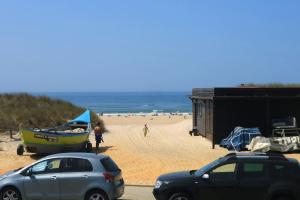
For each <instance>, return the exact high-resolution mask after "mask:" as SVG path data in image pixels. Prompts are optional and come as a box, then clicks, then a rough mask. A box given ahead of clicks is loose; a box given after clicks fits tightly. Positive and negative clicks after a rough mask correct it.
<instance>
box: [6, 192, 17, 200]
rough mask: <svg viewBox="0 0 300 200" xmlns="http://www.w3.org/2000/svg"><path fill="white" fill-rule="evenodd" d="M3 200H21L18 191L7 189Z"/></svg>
mask: <svg viewBox="0 0 300 200" xmlns="http://www.w3.org/2000/svg"><path fill="white" fill-rule="evenodd" d="M2 200H19V197H18V194H17V193H16V191H14V190H7V191H5V192H4V194H3V197H2Z"/></svg>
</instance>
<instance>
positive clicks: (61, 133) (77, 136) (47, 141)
mask: <svg viewBox="0 0 300 200" xmlns="http://www.w3.org/2000/svg"><path fill="white" fill-rule="evenodd" d="M91 130H92V128H91V117H90V111H89V110H86V111H85V112H84V113H82V114H81V115H80V116H78V117H76V118H75V119H73V120H70V121H69V122H67V123H66V124H64V125H62V126H58V127H54V128H49V129H39V128H25V129H23V128H22V129H21V130H20V134H21V139H22V143H21V144H19V145H18V147H17V154H18V155H22V154H23V153H24V152H25V150H26V151H27V152H31V153H37V154H52V153H60V152H70V151H72V152H74V151H87V152H91V151H92V144H91V143H90V142H89V135H90V132H91Z"/></svg>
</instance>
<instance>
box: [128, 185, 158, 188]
mask: <svg viewBox="0 0 300 200" xmlns="http://www.w3.org/2000/svg"><path fill="white" fill-rule="evenodd" d="M126 186H129V187H151V188H154V185H135V184H125V187H126Z"/></svg>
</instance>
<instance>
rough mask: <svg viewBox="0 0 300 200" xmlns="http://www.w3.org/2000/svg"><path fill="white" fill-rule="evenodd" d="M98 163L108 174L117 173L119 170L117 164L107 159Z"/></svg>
mask: <svg viewBox="0 0 300 200" xmlns="http://www.w3.org/2000/svg"><path fill="white" fill-rule="evenodd" d="M100 162H101V163H102V165H103V167H104V168H105V169H106V171H108V172H117V171H119V170H120V169H119V167H118V166H117V164H116V163H115V162H114V161H113V160H112V159H111V158H109V157H107V158H103V159H101V160H100Z"/></svg>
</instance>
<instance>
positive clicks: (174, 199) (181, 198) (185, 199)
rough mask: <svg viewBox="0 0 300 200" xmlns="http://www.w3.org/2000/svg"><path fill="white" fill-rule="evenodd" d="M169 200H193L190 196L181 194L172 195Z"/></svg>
mask: <svg viewBox="0 0 300 200" xmlns="http://www.w3.org/2000/svg"><path fill="white" fill-rule="evenodd" d="M168 200H192V198H191V197H190V195H188V194H185V193H181V192H179V193H174V194H172V195H171V196H170V198H169V199H168Z"/></svg>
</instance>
